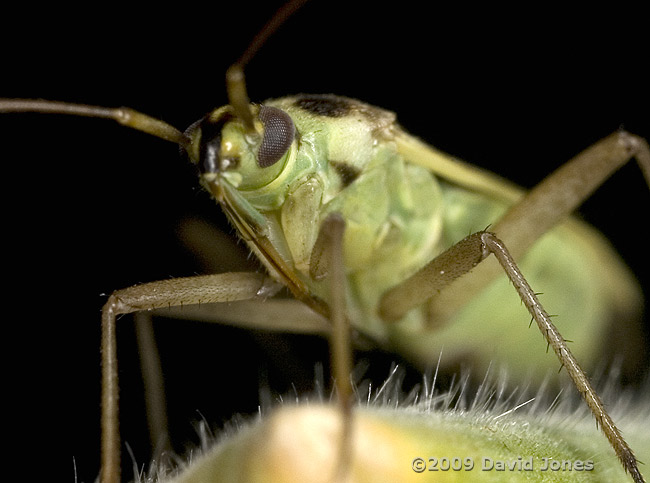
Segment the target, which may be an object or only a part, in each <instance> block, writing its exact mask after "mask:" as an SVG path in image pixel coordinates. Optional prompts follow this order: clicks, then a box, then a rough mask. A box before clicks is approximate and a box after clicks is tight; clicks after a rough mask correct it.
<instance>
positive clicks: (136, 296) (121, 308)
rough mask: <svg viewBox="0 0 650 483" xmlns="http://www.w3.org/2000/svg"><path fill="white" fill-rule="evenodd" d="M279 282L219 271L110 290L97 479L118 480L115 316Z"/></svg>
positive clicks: (247, 293) (234, 296)
mask: <svg viewBox="0 0 650 483" xmlns="http://www.w3.org/2000/svg"><path fill="white" fill-rule="evenodd" d="M279 288H280V285H279V284H278V283H277V282H275V281H273V280H272V279H270V278H269V277H267V276H265V275H262V274H258V273H247V272H242V273H222V274H217V275H205V276H200V277H188V278H176V279H170V280H162V281H159V282H152V283H147V284H143V285H136V286H134V287H129V288H126V289H123V290H118V291H116V292H114V293H113V294H112V295H111V296H110V297H109V298H108V300H107V302H106V304H105V305H104V307H103V309H102V409H101V411H102V421H101V428H102V443H101V444H102V459H101V482H102V483H119V482H120V433H119V414H118V413H119V411H118V393H119V385H118V377H117V342H116V337H115V318H116V316H117V315H120V314H128V313H132V312H137V311H141V310H151V309H156V308H163V307H170V306H182V305H191V304H207V303H215V302H232V301H236V300H247V299H253V298H255V297H259V296H262V297H265V296H270V295H273V294H274V293H275V292H276V291H277V290H278V289H279Z"/></svg>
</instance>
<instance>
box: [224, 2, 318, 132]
mask: <svg viewBox="0 0 650 483" xmlns="http://www.w3.org/2000/svg"><path fill="white" fill-rule="evenodd" d="M305 3H307V0H292V1H290V2H287V3H286V4H285V5H284V6H283V7H281V8H280V9H279V10H278V11H277V12H275V14H274V15H273V17H271V20H269V21H268V22H267V23H266V25H264V27H263V28H262V30H260V31H259V32H258V34H257V35H256V36H255V37H254V38H253V40H252V41H251V43H250V44H249V45H248V47H247V48H246V50H245V51H244V53H243V54H242V55H241V57H240V58H239V60H237V62H235V63H234V64H233V65H231V66H230V67H229V68H228V70H227V71H226V89H227V91H228V102H229V103H230V105H231V106H232V108H233V109H234V110H235V115H236V116H237V117H238V118H240V119H241V120H242V122H243V123H244V128H245V129H246V132H247V133H248V134H256V133H257V129H256V128H255V120H254V118H253V113H252V112H251V108H250V99H249V97H248V93H247V92H246V79H245V77H244V67H245V66H246V65H247V64H248V63H249V62H250V61H251V59H252V58H253V57H255V54H257V52H258V51H259V50H260V49H261V48H262V46H263V45H264V44H265V43H266V41H267V40H268V39H269V37H271V35H273V34H274V33H275V32H276V31H277V30H278V29H279V28H280V27H281V26H282V25H283V24H284V23H285V22H286V21H287V19H288V18H289V17H291V15H293V14H294V13H295V12H296V11H298V10H299V9H300V8H301V7H302V6H303V5H304V4H305Z"/></svg>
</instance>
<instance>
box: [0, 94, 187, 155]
mask: <svg viewBox="0 0 650 483" xmlns="http://www.w3.org/2000/svg"><path fill="white" fill-rule="evenodd" d="M4 112H38V113H42V114H66V115H71V116H84V117H96V118H101V119H112V120H113V121H116V122H118V123H120V124H122V125H123V126H127V127H130V128H132V129H136V130H138V131H142V132H145V133H147V134H151V135H152V136H156V137H159V138H161V139H164V140H166V141H171V142H173V143H176V144H179V145H180V146H182V147H183V148H187V147H189V144H190V140H189V139H188V137H187V136H185V134H183V133H182V132H181V131H179V130H178V129H176V128H175V127H174V126H172V125H170V124H167V123H166V122H164V121H161V120H160V119H156V118H155V117H151V116H148V115H146V114H143V113H141V112H138V111H135V110H133V109H130V108H128V107H117V108H110V107H100V106H90V105H87V104H70V103H67V102H59V101H44V100H41V99H4V98H0V113H4Z"/></svg>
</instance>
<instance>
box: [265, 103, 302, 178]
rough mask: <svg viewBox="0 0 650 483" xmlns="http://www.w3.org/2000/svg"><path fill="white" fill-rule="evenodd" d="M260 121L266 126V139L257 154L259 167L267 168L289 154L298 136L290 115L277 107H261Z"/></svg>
mask: <svg viewBox="0 0 650 483" xmlns="http://www.w3.org/2000/svg"><path fill="white" fill-rule="evenodd" d="M259 119H260V121H262V123H263V124H264V137H263V138H262V144H260V148H259V151H258V152H257V165H258V166H259V167H260V168H267V167H269V166H272V165H274V164H275V163H277V162H278V161H279V160H280V159H281V158H282V157H283V156H284V155H285V154H286V152H287V150H288V149H289V147H290V146H291V143H292V142H293V139H294V138H295V136H296V127H295V126H294V124H293V121H292V120H291V117H290V116H289V114H287V113H286V112H284V111H283V110H282V109H278V108H277V107H267V106H261V107H260V114H259Z"/></svg>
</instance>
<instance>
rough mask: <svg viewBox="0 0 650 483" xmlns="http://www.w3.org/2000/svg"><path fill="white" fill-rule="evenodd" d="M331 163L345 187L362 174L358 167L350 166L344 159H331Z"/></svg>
mask: <svg viewBox="0 0 650 483" xmlns="http://www.w3.org/2000/svg"><path fill="white" fill-rule="evenodd" d="M330 165H331V166H332V167H333V168H334V171H336V173H337V174H338V175H339V176H340V178H341V183H342V184H343V187H344V188H347V187H348V186H349V185H350V184H351V183H353V182H354V180H355V179H357V178H358V177H359V175H360V174H361V171H360V170H359V169H358V168H356V167H354V166H350V165H349V164H347V163H345V162H343V161H330Z"/></svg>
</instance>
